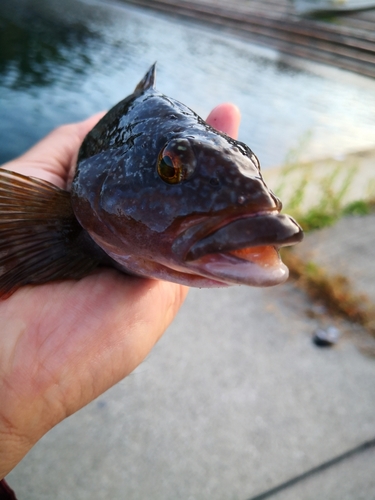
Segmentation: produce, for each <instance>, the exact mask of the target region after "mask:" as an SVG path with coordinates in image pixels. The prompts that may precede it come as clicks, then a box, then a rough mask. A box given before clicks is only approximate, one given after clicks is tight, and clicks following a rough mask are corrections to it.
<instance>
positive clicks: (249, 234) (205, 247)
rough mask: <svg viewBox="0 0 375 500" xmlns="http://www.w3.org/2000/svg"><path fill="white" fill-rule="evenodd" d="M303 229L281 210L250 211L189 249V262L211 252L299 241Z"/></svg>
mask: <svg viewBox="0 0 375 500" xmlns="http://www.w3.org/2000/svg"><path fill="white" fill-rule="evenodd" d="M302 239H303V231H302V228H301V227H300V226H299V224H298V223H297V222H296V221H295V220H294V219H293V218H292V217H290V216H289V215H286V214H280V213H279V212H278V211H272V212H258V213H256V214H246V215H242V216H239V217H234V218H231V219H229V220H228V218H226V219H225V218H223V221H222V224H218V225H216V227H215V228H211V230H209V231H208V233H206V234H205V235H203V237H200V238H199V239H198V240H196V241H195V242H194V243H193V244H192V245H191V246H190V248H188V250H187V252H186V255H185V259H184V260H185V261H186V262H192V261H195V260H197V259H200V258H201V257H203V256H205V255H208V254H219V253H221V254H225V253H227V252H230V251H231V250H240V249H242V248H252V247H256V246H274V247H275V248H276V249H278V248H280V247H282V246H289V245H294V244H296V243H299V242H300V241H302Z"/></svg>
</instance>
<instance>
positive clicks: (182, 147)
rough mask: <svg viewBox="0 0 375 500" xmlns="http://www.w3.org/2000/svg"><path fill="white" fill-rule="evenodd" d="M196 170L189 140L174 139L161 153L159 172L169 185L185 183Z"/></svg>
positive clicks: (158, 165) (158, 164)
mask: <svg viewBox="0 0 375 500" xmlns="http://www.w3.org/2000/svg"><path fill="white" fill-rule="evenodd" d="M194 169H195V157H194V154H193V152H192V150H191V147H190V144H189V141H188V140H187V139H173V140H172V141H171V142H169V144H167V145H166V146H165V147H164V148H163V149H162V150H161V152H160V154H159V157H158V161H157V171H158V174H159V176H160V177H161V179H163V181H164V182H167V183H168V184H178V183H179V182H182V181H184V180H185V179H187V178H188V177H190V175H191V174H192V172H193V171H194Z"/></svg>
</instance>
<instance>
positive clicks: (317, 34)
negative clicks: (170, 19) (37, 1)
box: [124, 0, 375, 78]
mask: <svg viewBox="0 0 375 500" xmlns="http://www.w3.org/2000/svg"><path fill="white" fill-rule="evenodd" d="M124 1H126V2H127V3H131V4H135V5H139V6H142V7H145V8H148V9H153V10H158V11H161V12H164V13H166V14H168V15H178V16H182V17H185V18H189V19H194V20H198V21H203V22H207V23H210V24H214V25H217V26H221V27H226V28H227V29H231V30H234V31H235V32H236V33H237V34H238V35H241V36H244V37H247V38H248V39H250V40H251V41H253V42H254V43H257V44H261V45H264V46H268V47H272V48H274V49H276V50H278V51H280V52H282V53H285V54H288V55H292V56H296V57H300V58H303V59H310V60H313V61H317V62H320V63H324V64H328V65H331V66H336V67H339V68H343V69H346V70H349V71H354V72H356V73H359V74H361V75H365V76H368V77H371V78H375V9H373V10H362V11H356V12H343V13H330V14H325V15H324V17H323V16H321V17H319V18H317V17H315V18H307V17H302V16H300V15H298V14H297V12H296V11H295V10H294V6H293V3H292V2H291V1H290V0H227V1H225V0H215V1H214V0H194V1H190V0H181V1H178V2H176V1H172V0H124Z"/></svg>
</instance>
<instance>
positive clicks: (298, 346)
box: [8, 216, 375, 500]
mask: <svg viewBox="0 0 375 500" xmlns="http://www.w3.org/2000/svg"><path fill="white" fill-rule="evenodd" d="M362 222H363V223H364V224H367V229H366V232H367V233H366V234H367V235H369V234H370V235H371V237H368V238H363V239H358V246H357V247H356V248H354V249H353V248H352V247H351V245H352V240H351V236H352V235H353V234H354V233H353V227H352V225H351V224H353V219H348V220H343V221H342V222H341V223H340V224H339V225H337V226H336V227H334V228H332V229H330V230H326V231H327V236H326V239H325V241H331V243H332V241H337V242H339V249H340V252H341V256H342V259H343V260H346V263H347V269H348V270H350V268H351V265H352V264H354V263H355V265H356V266H358V265H359V266H360V265H361V263H363V264H364V265H365V269H364V270H365V271H366V272H367V271H369V265H370V267H371V272H373V270H374V264H373V263H371V255H372V256H373V255H374V248H375V239H374V238H375V231H374V230H373V228H374V223H375V221H374V217H373V216H369V217H368V218H365V219H362ZM330 231H331V234H334V240H333V239H332V238H331V240H330V238H329V234H330ZM314 241H318V240H317V239H315V240H314V237H313V236H311V240H310V245H311V248H312V247H313V246H314ZM347 243H348V245H347ZM361 245H362V246H361ZM365 253H367V254H368V255H369V256H370V264H368V263H367V261H365V259H361V256H362V255H364V254H365ZM365 262H366V264H365ZM366 283H367V281H366V280H364V281H363V282H362V285H361V286H362V287H364V288H366V287H367V285H366ZM362 291H366V290H362ZM316 307H317V306H316V305H315V304H313V303H312V302H311V301H310V300H309V299H308V298H307V297H306V295H305V294H304V293H303V292H302V291H301V290H299V289H298V288H296V287H295V286H294V285H293V283H287V284H286V285H283V286H279V287H276V288H272V289H254V288H246V287H233V288H230V289H222V290H192V291H191V293H190V295H189V297H188V299H187V301H186V303H185V305H184V307H183V309H182V310H181V312H180V314H179V316H178V318H177V320H176V321H175V323H174V324H173V325H172V326H171V328H170V329H169V331H168V332H167V333H166V335H165V336H164V337H163V338H162V339H161V341H160V342H159V344H158V345H157V346H156V348H155V349H154V350H153V352H152V353H151V355H150V356H149V358H148V359H147V360H146V361H145V362H144V363H143V364H142V365H141V366H140V367H139V368H138V369H137V370H136V371H135V373H133V374H132V375H131V376H129V377H128V378H127V379H126V380H124V381H123V382H121V383H119V384H118V385H117V386H115V387H114V388H112V389H111V390H110V391H108V392H107V393H105V394H104V395H103V396H102V397H100V398H99V399H98V400H97V401H95V402H93V403H92V404H90V405H89V406H88V407H86V408H84V409H83V410H82V411H80V412H79V413H78V414H76V415H74V416H72V417H70V418H69V419H68V420H67V421H65V422H64V423H62V424H61V425H59V426H58V427H57V428H55V429H54V430H53V431H51V432H50V433H49V434H48V435H47V436H45V437H44V439H42V441H41V442H40V443H38V444H37V445H36V446H35V448H34V449H33V450H32V451H31V452H30V453H29V455H28V456H27V457H26V458H25V459H24V460H23V462H22V463H21V464H19V466H18V467H17V468H16V469H15V470H14V471H13V472H12V473H11V474H10V475H9V476H8V480H9V483H10V485H11V486H12V487H13V488H14V489H15V491H16V492H17V494H18V496H19V498H20V499H23V498H24V499H28V500H47V499H48V500H49V499H52V498H53V499H54V500H60V499H61V500H66V499H70V498H72V499H75V500H86V499H87V500H88V499H90V500H96V499H97V500H99V499H103V498H108V499H109V498H111V499H118V500H121V499H127V500H138V499H139V500H146V499H149V498H153V499H154V500H176V499H183V500H185V499H186V500H189V499H190V500H193V499H194V500H206V499H211V498H212V499H216V500H229V499H233V500H234V499H242V500H249V499H253V498H258V499H260V498H275V499H277V500H281V499H282V500H301V499H304V500H308V499H311V500H313V499H314V500H315V499H317V498H321V499H329V500H346V499H347V500H353V499H355V500H359V499H363V500H374V499H375V474H374V472H375V446H372V447H369V448H368V449H367V450H365V451H362V452H359V453H357V454H354V455H353V456H351V457H349V458H347V459H345V460H343V461H341V462H340V463H339V464H337V465H334V466H332V467H329V468H327V469H326V470H325V471H322V472H319V473H317V474H315V475H311V476H310V477H308V478H307V479H305V480H302V481H300V482H297V483H296V484H295V485H293V486H290V487H288V488H285V489H283V490H282V491H280V492H279V493H274V494H272V493H270V494H267V493H265V495H266V496H264V495H263V496H262V495H261V494H262V493H264V492H267V491H269V490H272V489H273V488H275V487H277V486H278V485H280V484H282V483H284V482H285V481H288V480H290V479H292V478H294V477H296V476H298V475H300V474H303V473H305V472H306V471H309V470H310V469H312V468H314V467H316V466H319V465H320V464H322V463H324V462H326V461H329V460H331V459H332V458H334V457H336V456H338V455H340V454H343V453H345V452H347V451H348V450H351V449H353V448H355V447H357V446H359V445H360V444H361V443H363V442H365V441H369V440H372V439H374V438H375V358H374V357H371V356H369V355H368V351H366V349H363V345H373V344H371V343H374V342H375V341H374V338H373V337H371V336H369V335H368V334H367V333H366V332H365V331H364V330H363V329H361V328H360V327H359V326H356V325H353V324H350V323H347V322H345V321H344V320H339V319H337V318H331V317H329V316H328V317H327V315H325V321H328V322H329V324H331V325H334V326H336V327H337V328H338V329H339V330H340V331H341V332H342V336H341V338H340V340H339V342H338V344H337V345H336V346H335V347H333V348H325V349H323V348H319V347H316V346H315V345H314V344H313V342H312V335H313V333H314V331H315V330H316V329H317V328H318V327H320V326H321V317H320V316H319V314H315V313H314V310H315V308H316ZM259 495H261V496H259Z"/></svg>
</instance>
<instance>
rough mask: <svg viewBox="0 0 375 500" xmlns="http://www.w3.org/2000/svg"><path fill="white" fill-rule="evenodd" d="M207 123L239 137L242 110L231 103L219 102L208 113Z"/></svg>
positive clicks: (234, 136) (231, 135)
mask: <svg viewBox="0 0 375 500" xmlns="http://www.w3.org/2000/svg"><path fill="white" fill-rule="evenodd" d="M206 121H207V123H208V124H209V125H211V126H212V127H214V128H216V129H217V130H219V131H220V132H224V133H225V134H227V135H229V136H230V137H233V139H237V137H238V129H239V126H240V121H241V113H240V110H239V109H238V108H237V106H235V105H234V104H231V103H224V104H219V106H216V108H214V109H213V110H212V111H211V113H210V114H209V115H208V118H207V120H206Z"/></svg>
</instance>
